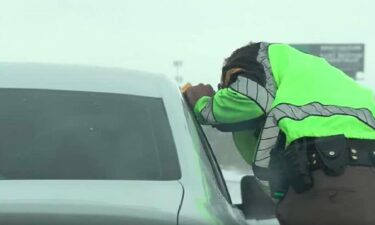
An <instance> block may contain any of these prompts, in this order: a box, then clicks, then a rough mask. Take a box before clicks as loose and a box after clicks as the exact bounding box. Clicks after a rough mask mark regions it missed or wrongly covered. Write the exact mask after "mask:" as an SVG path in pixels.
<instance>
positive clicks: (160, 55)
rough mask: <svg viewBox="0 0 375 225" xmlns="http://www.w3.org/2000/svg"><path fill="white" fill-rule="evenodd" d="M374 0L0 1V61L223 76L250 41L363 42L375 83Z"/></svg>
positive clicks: (211, 78) (209, 78)
mask: <svg viewBox="0 0 375 225" xmlns="http://www.w3.org/2000/svg"><path fill="white" fill-rule="evenodd" d="M374 13H375V1H373V0H345V1H344V0H310V1H306V0H216V1H214V0H132V1H130V0H0V61H27V62H53V63H69V64H89V65H102V66H115V67H123V68H129V69H136V70H144V71H152V72H156V73H164V74H166V75H168V76H170V77H174V75H175V73H176V72H175V68H174V67H173V65H172V62H173V60H176V59H177V60H182V61H183V63H184V64H183V67H182V70H181V75H183V77H184V81H191V82H193V83H197V82H210V83H212V84H216V83H217V82H218V79H219V74H220V70H221V65H222V62H223V59H224V58H225V57H227V56H228V55H229V54H230V53H231V52H232V51H233V50H234V49H235V48H238V47H240V46H242V45H244V44H246V43H248V42H249V41H268V42H285V43H365V44H366V47H365V48H366V58H365V60H366V64H365V74H364V77H365V80H364V81H363V82H362V83H365V84H366V85H367V86H370V87H372V88H373V89H375V65H374V64H375V60H374V59H375V26H374V24H373V23H374V22H373V21H374V19H375V18H374Z"/></svg>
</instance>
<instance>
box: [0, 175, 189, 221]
mask: <svg viewBox="0 0 375 225" xmlns="http://www.w3.org/2000/svg"><path fill="white" fill-rule="evenodd" d="M0 193H1V195H0V222H1V224H3V223H5V222H6V224H13V223H21V222H27V221H29V220H33V218H39V220H38V221H44V220H45V222H48V220H50V219H51V216H53V217H56V216H57V217H56V218H57V220H58V221H59V222H61V223H63V222H67V221H69V222H70V223H69V224H71V223H73V224H80V223H82V224H86V222H83V221H85V220H87V219H90V217H92V216H94V217H95V218H96V221H101V222H103V221H102V219H104V218H107V219H106V221H107V222H108V218H111V220H109V221H111V222H119V223H120V222H123V223H126V224H145V221H147V224H152V225H154V224H176V221H177V213H178V209H179V207H180V203H181V200H182V196H183V189H182V186H181V185H180V184H179V182H178V181H94V180H88V181H82V180H77V181H73V180H46V181H45V180H3V181H0ZM90 220H91V219H90ZM91 222H95V221H91ZM95 224H96V223H95ZM109 224H111V223H109Z"/></svg>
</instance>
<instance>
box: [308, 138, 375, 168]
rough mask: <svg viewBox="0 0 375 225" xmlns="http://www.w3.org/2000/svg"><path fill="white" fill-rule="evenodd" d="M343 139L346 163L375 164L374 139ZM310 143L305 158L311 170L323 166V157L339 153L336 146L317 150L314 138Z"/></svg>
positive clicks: (335, 155) (330, 157)
mask: <svg viewBox="0 0 375 225" xmlns="http://www.w3.org/2000/svg"><path fill="white" fill-rule="evenodd" d="M345 141H346V147H345V148H346V152H345V153H344V154H345V157H346V158H348V160H347V165H351V166H366V167H373V166H375V140H362V139H345ZM311 143H312V144H311V145H309V146H308V149H307V158H308V163H309V166H310V169H311V170H317V169H322V168H324V159H323V157H324V158H325V159H328V160H329V159H334V158H335V157H338V156H337V154H340V153H339V152H338V151H337V149H336V148H332V149H329V148H325V150H324V151H320V152H318V146H317V145H316V144H315V143H316V140H315V141H314V142H311ZM336 144H337V143H336ZM341 154H343V153H341Z"/></svg>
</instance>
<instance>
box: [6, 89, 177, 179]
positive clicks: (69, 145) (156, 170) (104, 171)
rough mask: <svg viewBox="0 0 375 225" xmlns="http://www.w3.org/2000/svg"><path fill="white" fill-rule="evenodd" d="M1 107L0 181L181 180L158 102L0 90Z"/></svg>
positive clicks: (89, 94) (116, 96)
mask: <svg viewBox="0 0 375 225" xmlns="http://www.w3.org/2000/svg"><path fill="white" fill-rule="evenodd" d="M0 102H1V110H0V178H2V179H109V180H111V179H125V180H127V179H131V180H172V179H179V178H180V169H179V164H178V159H177V153H176V149H175V144H174V141H173V138H172V134H171V129H170V125H169V122H168V119H167V116H166V112H165V109H164V105H163V102H162V99H160V98H151V97H141V96H131V95H124V94H110V93H94V92H77V91H56V90H27V89H0Z"/></svg>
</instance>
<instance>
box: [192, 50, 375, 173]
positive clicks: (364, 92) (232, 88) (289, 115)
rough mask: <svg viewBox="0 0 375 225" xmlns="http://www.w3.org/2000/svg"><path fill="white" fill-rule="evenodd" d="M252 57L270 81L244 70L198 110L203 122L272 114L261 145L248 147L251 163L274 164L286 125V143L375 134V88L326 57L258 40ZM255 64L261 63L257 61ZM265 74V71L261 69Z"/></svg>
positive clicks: (232, 120) (369, 137) (252, 60)
mask: <svg viewBox="0 0 375 225" xmlns="http://www.w3.org/2000/svg"><path fill="white" fill-rule="evenodd" d="M252 45H254V47H255V48H258V51H257V52H258V53H257V55H256V56H254V57H253V58H249V62H251V63H258V64H259V65H261V67H262V68H263V71H262V72H261V73H262V74H260V76H264V78H265V80H266V83H265V85H260V84H259V83H258V82H256V79H251V77H246V76H241V75H239V76H238V77H237V78H236V79H234V80H233V81H232V83H231V84H230V85H229V87H227V88H223V89H220V90H218V91H217V92H216V94H215V95H214V96H213V97H207V96H205V97H202V98H200V99H199V100H198V102H197V104H196V105H195V107H194V111H195V113H196V115H197V117H198V118H199V120H200V122H201V123H203V124H212V125H215V124H223V123H229V124H230V123H237V122H241V121H247V120H251V119H254V118H258V117H260V116H264V115H266V116H267V120H266V122H265V125H264V128H263V130H262V133H261V137H260V140H259V143H258V145H257V148H254V149H249V150H248V152H246V153H244V152H242V154H243V156H244V157H245V159H246V160H247V161H248V162H249V163H254V164H256V165H258V166H261V167H268V165H269V158H270V156H269V153H270V150H271V149H272V148H273V147H274V146H275V144H276V140H277V136H278V134H279V131H280V130H281V131H282V132H283V133H284V134H285V135H286V143H287V145H289V144H290V143H291V142H293V141H295V140H297V139H299V138H302V137H324V136H331V135H338V134H343V135H345V137H347V138H359V139H375V130H374V129H375V119H374V115H375V101H374V95H373V93H372V92H371V91H370V90H368V89H366V88H364V87H361V86H360V85H359V84H357V83H356V82H355V81H354V80H352V79H351V78H350V77H348V76H347V75H346V74H345V73H344V72H342V71H341V70H339V69H337V68H335V67H334V66H332V65H330V64H329V63H328V62H327V61H326V60H325V59H323V58H320V57H316V56H312V55H309V54H306V53H303V52H301V51H299V50H296V49H295V48H293V47H291V46H289V45H285V44H267V43H255V44H252ZM254 65H255V64H254ZM258 73H259V72H258Z"/></svg>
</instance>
